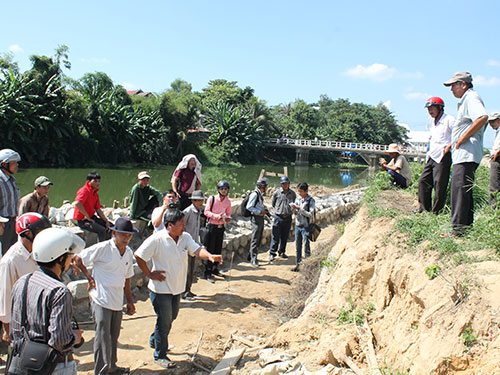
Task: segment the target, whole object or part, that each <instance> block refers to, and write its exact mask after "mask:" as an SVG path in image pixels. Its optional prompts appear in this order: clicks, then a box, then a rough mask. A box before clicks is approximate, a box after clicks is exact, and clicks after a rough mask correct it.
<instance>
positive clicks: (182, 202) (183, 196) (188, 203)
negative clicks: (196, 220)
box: [179, 193, 193, 211]
mask: <svg viewBox="0 0 500 375" xmlns="http://www.w3.org/2000/svg"><path fill="white" fill-rule="evenodd" d="M179 194H180V195H181V198H180V199H179V202H180V205H181V207H180V210H181V211H182V210H184V209H185V208H188V207H189V206H191V203H193V202H191V199H189V196H188V195H186V194H184V193H179Z"/></svg>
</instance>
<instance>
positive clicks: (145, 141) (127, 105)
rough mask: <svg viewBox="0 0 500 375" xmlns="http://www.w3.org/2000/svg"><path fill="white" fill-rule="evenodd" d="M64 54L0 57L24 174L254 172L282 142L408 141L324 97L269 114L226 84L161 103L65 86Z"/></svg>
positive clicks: (62, 50) (90, 84)
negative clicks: (156, 169)
mask: <svg viewBox="0 0 500 375" xmlns="http://www.w3.org/2000/svg"><path fill="white" fill-rule="evenodd" d="M68 52H69V50H68V47H67V46H64V45H63V46H59V47H58V48H57V49H56V50H55V52H54V55H52V56H38V55H32V56H31V57H30V61H31V65H32V66H31V68H30V69H29V70H27V71H25V72H21V71H20V70H19V67H18V64H17V62H15V61H14V60H13V57H12V55H9V54H2V55H0V128H1V129H2V134H3V137H2V138H3V141H2V145H1V148H12V149H15V150H16V151H18V152H20V153H21V155H22V157H23V165H25V166H31V167H37V166H47V167H48V166H50V167H69V166H88V165H93V164H100V165H114V166H116V165H118V164H122V163H134V164H136V163H137V164H173V163H176V162H177V161H178V160H179V159H180V157H181V156H182V155H183V154H185V153H187V152H194V153H197V154H198V155H200V157H201V159H203V160H208V161H210V162H213V163H217V162H218V163H227V162H239V163H242V164H248V163H255V162H258V161H260V160H261V158H262V155H264V148H263V143H264V141H265V140H266V139H269V138H278V137H281V136H282V135H285V134H287V135H288V136H289V137H291V138H302V139H314V138H318V139H321V140H332V141H347V142H371V143H379V144H388V143H391V142H402V141H403V140H404V139H405V129H404V128H402V127H401V126H399V125H398V124H397V123H396V120H395V118H394V114H392V113H391V112H390V111H389V110H388V109H387V108H386V107H385V106H384V105H382V104H379V105H377V106H370V105H366V104H362V103H350V102H349V100H347V99H338V100H332V99H330V98H329V97H327V96H326V95H323V96H321V97H320V99H319V101H318V102H317V103H306V102H305V101H303V100H296V101H294V102H292V103H287V104H280V105H277V106H269V105H268V104H267V103H266V102H265V101H264V100H262V99H260V98H258V97H257V96H256V95H255V92H254V90H253V89H252V88H251V87H248V86H247V87H245V88H240V87H239V86H238V84H237V82H235V81H227V80H224V79H216V80H212V81H209V82H208V84H207V86H206V87H205V88H203V89H202V90H201V91H200V92H196V91H193V89H192V86H191V84H189V83H188V82H186V81H183V80H181V79H176V80H175V81H174V82H172V84H171V85H170V87H169V88H168V89H166V90H165V91H164V92H162V93H160V94H158V95H151V96H148V97H143V96H137V95H133V96H130V95H129V94H128V93H127V91H126V90H125V88H124V87H123V86H121V85H117V84H115V83H114V82H113V80H112V79H111V78H110V77H109V76H108V75H107V74H106V73H103V72H95V73H87V74H85V75H84V76H83V77H81V78H80V79H77V80H74V79H71V78H69V77H67V76H66V75H65V74H64V72H65V71H66V70H69V69H71V62H70V61H69V56H68ZM200 128H204V129H208V130H209V131H210V133H209V134H210V135H209V136H208V138H207V139H206V141H204V142H200V141H199V139H196V138H192V137H189V136H188V130H189V129H200Z"/></svg>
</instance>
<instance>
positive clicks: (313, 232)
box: [307, 198, 321, 242]
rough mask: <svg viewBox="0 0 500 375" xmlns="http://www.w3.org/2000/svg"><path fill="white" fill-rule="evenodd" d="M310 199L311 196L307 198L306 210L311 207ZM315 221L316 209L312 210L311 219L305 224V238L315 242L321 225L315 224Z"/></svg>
mask: <svg viewBox="0 0 500 375" xmlns="http://www.w3.org/2000/svg"><path fill="white" fill-rule="evenodd" d="M311 199H312V198H310V199H308V201H307V211H309V209H310V208H311V204H310V202H311ZM315 221H316V211H314V212H313V217H312V220H309V224H308V225H307V238H308V239H309V241H312V242H315V241H316V240H317V239H318V237H319V234H320V233H321V227H320V226H319V225H318V224H316V223H315Z"/></svg>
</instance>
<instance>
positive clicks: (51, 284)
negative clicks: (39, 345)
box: [10, 270, 75, 353]
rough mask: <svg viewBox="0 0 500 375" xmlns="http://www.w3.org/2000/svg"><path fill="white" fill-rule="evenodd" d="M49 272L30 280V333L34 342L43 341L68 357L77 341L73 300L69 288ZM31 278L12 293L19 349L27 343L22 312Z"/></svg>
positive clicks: (13, 324)
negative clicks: (26, 289)
mask: <svg viewBox="0 0 500 375" xmlns="http://www.w3.org/2000/svg"><path fill="white" fill-rule="evenodd" d="M45 272H47V273H45ZM45 272H43V271H41V270H38V271H35V272H33V276H32V277H31V278H30V279H29V284H28V291H27V303H26V319H27V321H28V330H27V333H28V336H29V337H30V339H32V340H36V339H39V340H43V341H44V342H47V343H48V344H49V345H50V346H52V347H53V348H54V349H56V350H57V351H59V352H60V353H65V352H68V351H70V350H71V349H72V347H73V344H74V341H75V336H74V335H73V329H72V325H71V317H72V316H73V299H72V297H71V293H70V291H69V290H68V288H66V286H65V285H64V284H63V283H62V282H61V281H59V279H58V278H57V276H56V275H55V274H53V273H52V272H50V271H45ZM27 276H28V275H25V276H23V277H21V278H20V279H19V280H18V281H17V282H16V283H15V284H14V289H13V290H12V320H11V322H10V338H11V341H12V343H13V344H14V345H15V346H18V345H19V344H20V343H21V342H22V340H23V339H24V333H23V332H24V328H22V327H21V309H22V304H23V296H22V295H23V287H24V284H25V282H26V278H27ZM47 323H48V326H47Z"/></svg>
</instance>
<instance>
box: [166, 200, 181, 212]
mask: <svg viewBox="0 0 500 375" xmlns="http://www.w3.org/2000/svg"><path fill="white" fill-rule="evenodd" d="M180 207H181V202H179V201H177V202H170V203H169V204H168V208H169V209H170V210H178V209H179V208H180Z"/></svg>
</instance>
